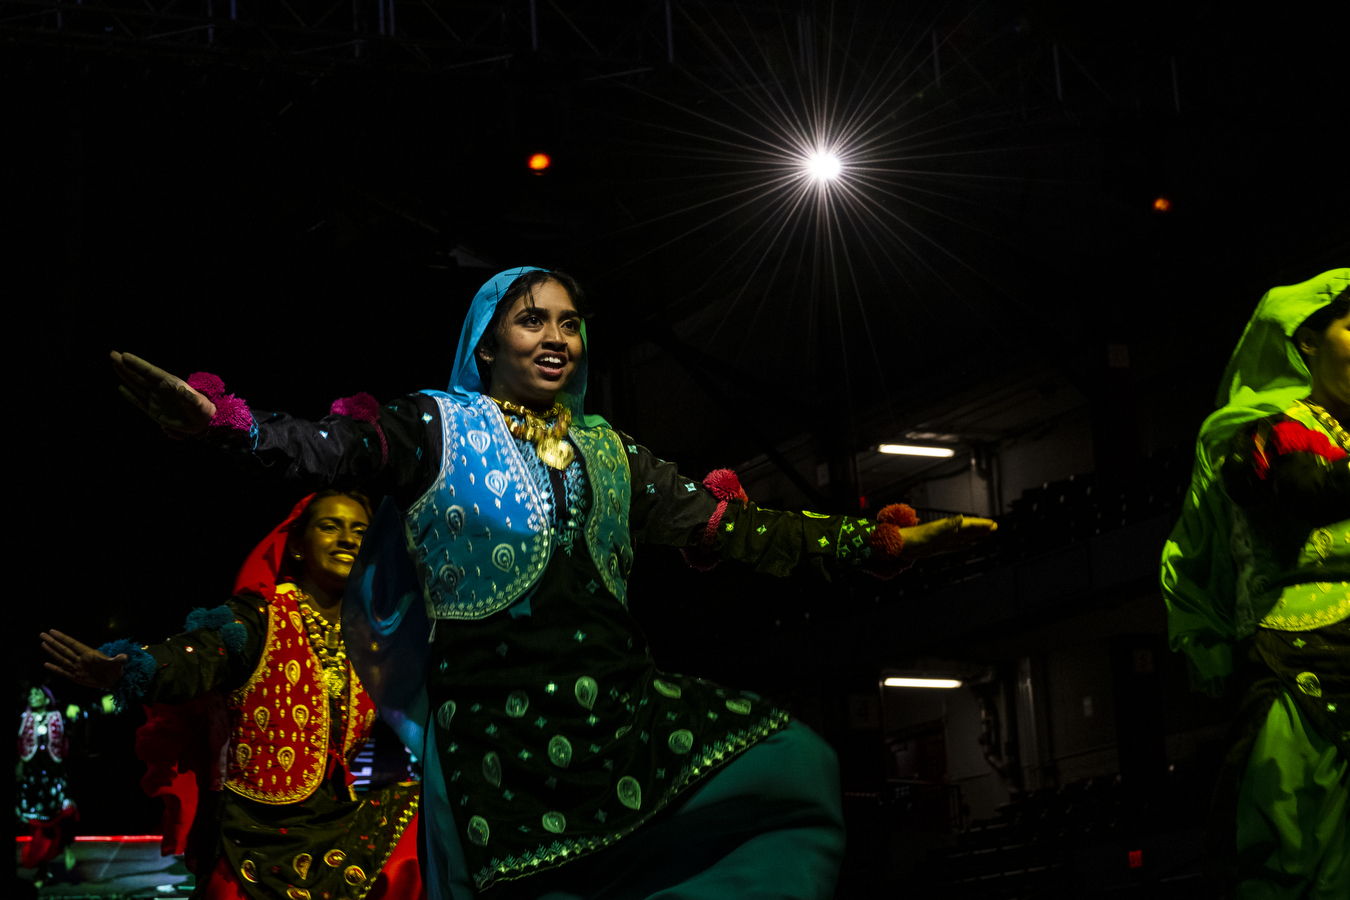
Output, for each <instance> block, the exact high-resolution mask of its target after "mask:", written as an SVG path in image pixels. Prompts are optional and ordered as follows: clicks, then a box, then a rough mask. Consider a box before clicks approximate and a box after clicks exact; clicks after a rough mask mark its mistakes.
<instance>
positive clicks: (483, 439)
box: [465, 431, 492, 456]
mask: <svg viewBox="0 0 1350 900" xmlns="http://www.w3.org/2000/svg"><path fill="white" fill-rule="evenodd" d="M465 437H467V438H468V440H469V446H470V447H472V448H473V449H474V452H475V453H477V454H478V455H479V456H482V455H483V454H484V453H487V451H488V446H489V445H491V443H492V438H491V437H489V436H488V433H487V432H486V431H470V432H469V433H468V434H467V435H465Z"/></svg>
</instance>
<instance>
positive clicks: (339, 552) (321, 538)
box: [291, 495, 370, 596]
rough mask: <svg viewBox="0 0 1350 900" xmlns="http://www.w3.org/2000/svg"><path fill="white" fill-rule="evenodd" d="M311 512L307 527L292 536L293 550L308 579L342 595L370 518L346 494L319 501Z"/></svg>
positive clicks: (359, 505)
mask: <svg viewBox="0 0 1350 900" xmlns="http://www.w3.org/2000/svg"><path fill="white" fill-rule="evenodd" d="M310 513H311V514H310V518H309V524H308V525H306V526H305V530H304V531H303V532H301V533H300V534H299V535H298V536H297V537H295V538H292V539H291V549H292V551H293V552H294V553H295V554H296V555H297V556H298V557H299V558H298V560H297V562H299V564H300V567H301V568H302V569H303V570H304V574H305V578H306V579H308V580H309V581H311V582H313V583H314V584H316V585H319V586H321V587H323V588H324V589H326V590H327V591H329V592H330V593H332V594H336V595H337V596H341V595H342V591H343V588H344V587H346V585H347V576H348V575H350V574H351V573H352V563H353V562H354V561H355V560H356V552H357V551H358V550H360V549H361V539H362V538H363V537H365V534H366V529H367V528H369V527H370V517H369V516H368V515H366V510H365V508H364V507H362V506H361V504H360V503H357V502H356V501H355V500H353V499H352V498H351V497H346V496H342V495H338V496H334V497H322V498H320V499H318V500H315V501H314V505H313V508H312V509H311V510H310Z"/></svg>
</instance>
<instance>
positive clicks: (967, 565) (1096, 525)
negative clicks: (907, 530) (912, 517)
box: [905, 447, 1193, 595]
mask: <svg viewBox="0 0 1350 900" xmlns="http://www.w3.org/2000/svg"><path fill="white" fill-rule="evenodd" d="M1192 458H1193V457H1192V450H1191V449H1190V448H1189V447H1171V448H1166V449H1163V450H1159V451H1156V452H1155V453H1153V454H1151V455H1149V456H1148V457H1146V458H1145V459H1144V460H1142V461H1141V463H1140V465H1139V467H1138V468H1137V469H1136V470H1135V471H1134V472H1131V473H1130V474H1129V475H1128V476H1126V477H1114V478H1105V477H1101V476H1098V475H1093V474H1086V475H1074V476H1071V477H1069V478H1066V479H1064V480H1063V481H1055V482H1049V483H1047V484H1043V485H1041V486H1040V487H1035V488H1030V489H1028V490H1026V491H1023V493H1022V496H1021V497H1019V498H1018V499H1016V500H1014V501H1012V504H1011V508H1010V509H1009V510H1008V512H1006V513H1005V514H1004V515H1002V516H999V517H998V532H997V534H996V535H995V536H994V537H993V538H992V539H991V540H990V541H988V542H986V543H985V544H982V545H980V546H979V547H978V548H976V550H974V551H972V552H970V553H964V554H954V555H951V556H941V557H935V558H933V559H929V560H924V561H923V562H922V563H920V564H919V565H918V566H916V567H915V568H914V569H912V570H911V571H910V572H909V573H907V574H906V585H905V587H906V591H905V593H906V595H912V594H914V593H920V592H923V591H929V590H938V589H940V588H942V587H945V586H947V585H950V584H955V583H958V582H961V581H965V580H968V579H970V578H975V577H978V576H980V575H982V574H984V573H985V572H987V571H989V570H991V569H995V568H1000V567H1003V566H1010V565H1015V564H1016V563H1017V562H1019V561H1022V560H1026V559H1031V558H1034V557H1037V556H1043V555H1045V554H1047V553H1051V552H1054V551H1055V550H1058V549H1061V548H1063V547H1065V546H1067V545H1069V544H1073V543H1075V542H1078V541H1085V540H1091V539H1092V538H1094V537H1096V536H1097V535H1100V534H1104V533H1106V532H1108V531H1114V530H1115V529H1118V528H1124V527H1126V526H1129V525H1134V524H1137V523H1139V522H1143V521H1146V520H1148V519H1152V518H1154V517H1156V516H1160V515H1164V514H1166V513H1174V512H1177V511H1179V510H1180V509H1181V504H1182V502H1183V501H1184V500H1185V497H1186V489H1187V486H1188V484H1189V482H1190V471H1191V462H1192ZM918 513H919V519H920V521H931V520H933V519H937V518H941V517H943V516H945V515H955V512H952V511H948V510H930V509H919V510H918Z"/></svg>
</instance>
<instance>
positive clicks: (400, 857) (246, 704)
mask: <svg viewBox="0 0 1350 900" xmlns="http://www.w3.org/2000/svg"><path fill="white" fill-rule="evenodd" d="M369 522H370V513H369V508H368V505H367V501H366V500H365V498H364V497H363V496H362V495H360V494H357V493H354V492H350V493H349V492H342V491H336V490H326V491H323V492H320V493H318V494H316V495H312V496H310V497H306V498H305V499H303V500H301V501H300V502H299V503H297V504H296V505H295V508H294V509H293V510H291V514H290V515H289V516H288V517H287V518H286V520H285V521H283V522H282V523H281V524H280V525H278V526H277V527H276V528H275V529H274V530H273V531H272V533H271V534H269V535H268V536H267V538H266V539H264V540H263V542H262V543H260V544H259V545H258V546H257V547H256V548H255V549H254V551H253V552H252V553H251V554H250V555H249V557H248V560H247V561H246V562H245V563H244V566H243V568H242V569H240V571H239V575H238V577H237V578H236V580H235V588H234V596H233V597H232V598H230V600H229V601H227V602H226V603H225V605H223V606H219V607H216V608H215V609H196V610H193V612H192V613H191V614H190V615H189V616H188V617H187V622H186V624H185V626H184V629H185V633H183V634H180V635H178V636H176V637H173V638H170V639H169V640H167V641H165V642H164V643H162V644H154V645H149V646H141V645H137V644H134V643H132V642H130V641H126V640H120V641H114V642H111V643H109V644H105V645H104V646H103V647H101V648H99V649H98V650H95V649H93V648H91V647H88V646H86V645H84V644H82V643H80V642H79V641H77V640H75V639H74V638H72V637H70V636H68V635H65V634H62V633H61V632H59V631H52V632H50V633H44V634H43V635H42V642H43V647H44V648H45V649H46V651H47V653H48V655H49V656H50V657H51V661H50V662H48V663H47V667H48V668H49V669H51V670H52V671H54V672H57V673H59V674H61V675H64V676H65V677H67V678H69V679H71V680H72V681H75V682H77V683H79V684H83V685H87V686H89V687H97V688H102V689H105V690H111V691H113V692H114V696H115V697H116V698H117V703H118V705H119V707H121V708H124V707H125V706H127V705H129V704H131V703H133V702H135V701H137V700H140V701H142V702H144V703H146V704H154V706H153V707H152V708H151V709H149V710H148V712H149V713H150V721H149V722H148V723H147V725H146V726H144V727H142V728H141V730H140V731H139V732H138V733H137V752H138V753H139V754H140V755H141V756H142V758H143V759H146V761H147V762H149V763H150V769H151V771H150V774H149V775H147V777H146V779H145V780H144V781H143V784H144V785H145V786H146V788H147V790H153V791H154V792H155V793H160V794H165V795H170V796H166V800H168V801H169V809H168V812H169V815H167V816H166V828H165V838H166V839H165V844H166V848H165V852H166V853H170V852H179V853H181V852H184V851H185V850H186V851H187V852H188V856H189V859H190V860H192V861H193V862H194V864H195V871H196V873H197V876H198V886H197V891H196V892H195V894H194V896H195V897H199V898H204V900H249V898H251V900H332V898H344V900H348V898H350V900H363V898H367V900H417V898H418V897H419V896H421V895H422V885H421V879H420V876H419V871H418V864H417V851H416V837H415V836H416V834H417V826H416V811H417V801H418V788H417V786H416V785H415V784H402V785H396V786H393V787H389V788H385V789H384V790H381V791H377V792H372V793H370V794H367V795H365V796H364V799H358V797H357V795H356V794H355V793H354V792H353V791H352V790H351V787H350V782H351V778H350V775H349V772H350V766H351V760H352V758H353V757H354V755H355V754H356V752H357V751H358V750H360V748H361V747H363V746H364V745H365V742H366V740H367V738H368V737H369V735H370V729H371V726H372V725H373V724H374V721H375V706H374V703H373V702H372V701H371V699H370V697H369V696H368V695H367V694H366V692H365V690H364V689H363V688H362V685H361V681H360V679H359V678H358V677H357V675H356V674H355V672H353V670H352V666H351V662H350V661H349V660H348V659H347V655H346V649H345V647H344V645H343V642H342V639H341V635H340V630H339V620H340V613H341V604H342V592H343V588H344V586H345V585H346V582H347V576H348V574H349V573H350V571H351V567H352V562H353V560H354V559H355V558H356V553H357V551H358V549H359V548H360V546H361V539H362V537H363V536H364V534H365V531H366V529H367V528H368V527H369ZM222 698H223V702H220V701H221V699H222ZM213 701H214V702H213ZM217 704H218V706H219V707H220V712H221V713H222V715H221V719H222V720H224V721H222V724H223V726H224V727H221V728H217V729H214V730H215V731H216V734H212V731H213V728H212V725H214V724H215V723H213V722H212V721H211V719H212V718H213V715H214V713H215V711H216V710H215V707H216V706H217ZM226 707H227V708H228V713H227V716H228V718H226V715H225V708H226ZM194 719H196V720H197V721H196V722H195V723H194V722H193V721H192V720H194ZM194 725H195V726H196V727H194ZM184 734H186V735H188V736H189V737H188V739H182V738H181V736H182V735H184ZM175 738H179V739H178V740H175ZM208 747H209V752H208ZM217 768H219V769H220V770H221V771H219V772H217V771H213V770H215V769H217ZM203 770H205V771H203ZM212 781H214V782H215V785H216V790H217V791H219V790H220V787H221V786H222V783H223V787H224V790H223V791H222V792H221V793H220V795H219V802H218V803H216V802H212V801H213V794H212V793H211V791H210V783H211V782H212ZM199 787H200V788H201V790H199ZM179 810H181V811H182V813H183V816H182V818H183V819H186V820H187V821H179V820H178V819H179V817H178V816H177V815H176V814H177V812H178V811H179ZM194 810H195V811H196V814H195V816H194V815H193V811H194ZM194 818H195V823H194V822H193V821H192V820H193V819H194ZM194 826H195V827H194ZM189 828H191V830H192V834H191V837H190V838H189V836H188V831H189ZM170 845H172V846H170Z"/></svg>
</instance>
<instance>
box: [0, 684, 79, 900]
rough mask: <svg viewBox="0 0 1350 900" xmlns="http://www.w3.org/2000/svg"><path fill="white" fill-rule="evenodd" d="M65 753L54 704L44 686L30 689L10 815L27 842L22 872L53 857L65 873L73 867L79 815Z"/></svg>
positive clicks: (62, 726) (63, 728)
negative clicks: (26, 831) (23, 830)
mask: <svg viewBox="0 0 1350 900" xmlns="http://www.w3.org/2000/svg"><path fill="white" fill-rule="evenodd" d="M72 709H74V710H76V714H78V707H76V706H74V705H71V706H69V707H67V712H69V711H70V710H72ZM67 748H68V744H67V741H66V725H65V720H64V719H63V718H62V717H61V713H60V712H59V711H58V710H57V708H56V698H55V697H53V696H52V692H51V691H50V690H48V689H47V688H46V687H45V686H38V687H34V688H32V689H31V690H30V691H29V692H28V708H27V709H25V710H24V711H23V713H22V714H21V715H20V717H19V748H18V749H19V761H18V764H17V765H16V766H15V769H14V777H15V778H16V779H17V780H18V794H17V797H16V799H15V805H14V812H15V813H16V814H17V815H18V817H19V821H21V822H23V823H24V824H25V825H27V826H28V829H29V832H30V834H31V836H32V840H30V841H29V842H28V843H26V844H25V845H24V847H23V855H22V857H21V858H20V861H19V865H20V866H21V867H22V868H25V869H36V868H38V867H39V866H45V865H46V864H47V863H49V862H51V861H52V860H54V859H56V857H57V856H58V855H60V856H62V863H63V864H64V865H65V867H66V870H67V871H69V870H71V869H73V868H74V867H75V846H74V844H73V843H72V838H73V834H72V831H73V826H74V823H75V822H76V821H78V820H79V811H78V810H77V809H76V807H75V801H74V800H72V799H71V797H70V790H69V784H68V783H67V781H66V765H65V761H66V751H67ZM44 880H45V879H44Z"/></svg>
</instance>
